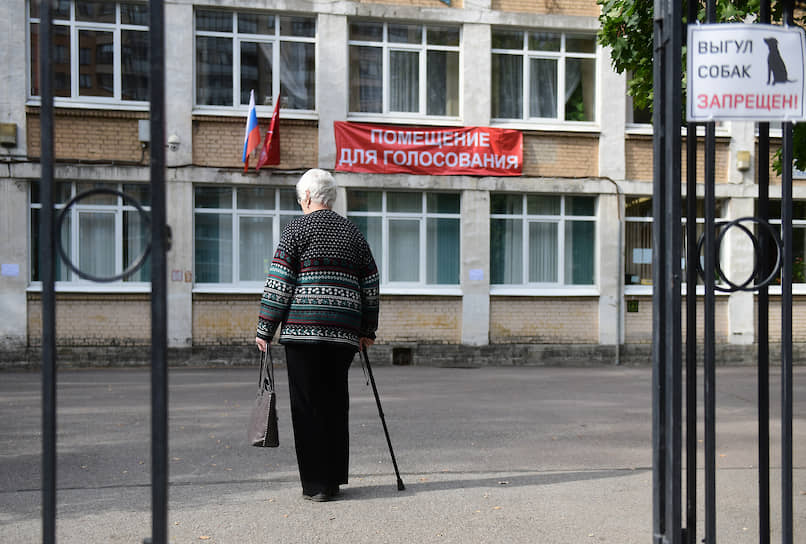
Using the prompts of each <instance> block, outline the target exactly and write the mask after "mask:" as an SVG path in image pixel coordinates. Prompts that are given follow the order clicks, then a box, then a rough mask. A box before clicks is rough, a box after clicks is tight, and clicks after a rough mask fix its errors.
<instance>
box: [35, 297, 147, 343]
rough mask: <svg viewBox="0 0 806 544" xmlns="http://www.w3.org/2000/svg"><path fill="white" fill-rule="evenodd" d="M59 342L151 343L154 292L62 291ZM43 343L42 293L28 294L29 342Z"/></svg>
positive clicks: (57, 303) (57, 330)
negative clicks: (152, 293)
mask: <svg viewBox="0 0 806 544" xmlns="http://www.w3.org/2000/svg"><path fill="white" fill-rule="evenodd" d="M56 343H57V345H63V346H147V345H150V344H151V295H149V294H115V295H110V294H92V293H59V294H57V295H56ZM41 344H42V296H41V295H40V294H39V293H29V294H28V345H29V346H40V345H41Z"/></svg>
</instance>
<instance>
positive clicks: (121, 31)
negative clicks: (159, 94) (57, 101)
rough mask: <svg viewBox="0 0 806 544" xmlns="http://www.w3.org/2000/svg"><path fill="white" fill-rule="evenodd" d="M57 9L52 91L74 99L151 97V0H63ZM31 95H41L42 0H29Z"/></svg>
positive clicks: (141, 99)
mask: <svg viewBox="0 0 806 544" xmlns="http://www.w3.org/2000/svg"><path fill="white" fill-rule="evenodd" d="M56 4H57V7H56V8H54V10H53V25H54V26H53V57H52V63H53V72H54V78H53V85H54V88H53V94H54V96H57V97H64V98H68V99H71V100H75V101H78V100H80V101H84V102H110V101H132V102H145V101H146V100H148V75H149V70H150V65H149V60H148V5H147V4H146V3H144V2H105V1H88V0H61V1H59V2H57V3H56ZM29 7H30V18H29V30H30V45H31V51H30V54H31V72H30V77H31V88H30V92H31V96H38V95H39V2H33V1H32V2H30V3H29Z"/></svg>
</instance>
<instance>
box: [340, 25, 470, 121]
mask: <svg viewBox="0 0 806 544" xmlns="http://www.w3.org/2000/svg"><path fill="white" fill-rule="evenodd" d="M349 35H350V43H349V70H350V76H349V80H350V89H349V111H350V112H351V113H400V114H405V115H407V116H409V115H431V116H450V117H457V116H458V115H459V62H460V61H459V35H460V31H459V27H442V26H439V27H428V26H423V25H416V24H401V23H374V22H351V23H350V32H349ZM424 36H425V37H426V39H425V40H424V39H423V38H424ZM423 97H425V99H423Z"/></svg>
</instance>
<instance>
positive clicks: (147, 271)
mask: <svg viewBox="0 0 806 544" xmlns="http://www.w3.org/2000/svg"><path fill="white" fill-rule="evenodd" d="M103 187H106V188H109V189H112V190H116V191H122V192H123V193H124V194H125V195H126V196H127V198H121V197H119V196H117V195H114V194H106V193H101V194H96V195H92V196H88V197H85V198H81V199H79V200H77V201H76V202H74V204H73V205H72V206H71V207H70V208H69V210H68V211H67V213H66V215H65V216H64V219H63V221H62V228H61V231H60V234H59V240H57V243H60V245H61V247H62V249H63V250H64V252H65V254H66V255H67V256H68V258H70V259H71V260H72V261H73V264H74V265H75V266H76V267H78V268H79V269H80V270H81V271H83V272H86V273H88V274H92V275H95V276H104V277H110V276H116V275H119V274H121V273H122V272H123V271H124V270H125V269H128V268H129V267H131V266H132V265H133V264H134V263H135V262H136V261H138V260H139V259H141V258H142V256H143V253H144V252H145V249H146V247H147V246H148V244H149V242H150V239H151V229H150V223H149V221H148V217H147V215H146V216H144V215H143V214H141V213H140V212H139V211H138V210H137V209H136V208H135V207H134V206H133V204H132V202H131V200H130V198H135V199H137V200H138V201H139V202H140V204H141V206H142V207H143V212H144V213H145V214H149V212H150V210H149V206H150V198H149V193H150V189H149V186H148V185H147V184H126V185H108V184H107V185H104V184H92V183H74V182H59V183H57V184H56V187H55V188H54V200H55V202H56V209H57V213H61V209H62V208H63V207H64V204H65V203H66V202H67V201H68V200H70V199H71V198H72V197H73V195H77V194H80V193H82V192H84V191H87V190H90V189H95V188H103ZM30 208H31V241H32V246H31V281H41V279H42V278H41V276H40V272H41V267H40V264H39V220H40V213H41V208H42V204H41V202H40V190H39V188H38V184H33V185H32V187H31V204H30ZM150 278H151V267H150V261H149V260H148V258H146V259H145V260H144V262H143V264H142V265H141V266H140V268H138V269H137V270H136V271H134V272H133V273H132V274H131V275H129V276H127V277H126V278H123V279H122V280H118V283H120V282H148V281H150ZM56 281H57V282H65V281H76V282H86V281H87V280H82V279H81V278H80V277H78V276H77V275H75V274H72V273H71V272H70V271H69V269H68V268H67V265H66V264H65V263H64V262H62V260H61V259H59V260H58V263H57V267H56Z"/></svg>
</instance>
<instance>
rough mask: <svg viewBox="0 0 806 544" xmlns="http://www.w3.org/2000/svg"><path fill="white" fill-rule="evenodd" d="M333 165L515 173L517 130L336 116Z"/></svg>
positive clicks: (384, 170) (519, 144) (383, 170)
mask: <svg viewBox="0 0 806 544" xmlns="http://www.w3.org/2000/svg"><path fill="white" fill-rule="evenodd" d="M333 129H334V131H335V134H336V170H338V171H339V172H366V173H371V174H396V173H404V174H425V175H438V176H461V175H467V176H520V175H521V170H522V167H523V134H522V133H521V132H520V131H519V130H510V129H500V128H489V127H461V128H418V127H407V126H400V125H395V126H391V125H370V124H360V123H345V122H343V121H335V122H334V123H333Z"/></svg>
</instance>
